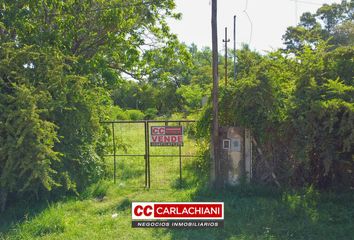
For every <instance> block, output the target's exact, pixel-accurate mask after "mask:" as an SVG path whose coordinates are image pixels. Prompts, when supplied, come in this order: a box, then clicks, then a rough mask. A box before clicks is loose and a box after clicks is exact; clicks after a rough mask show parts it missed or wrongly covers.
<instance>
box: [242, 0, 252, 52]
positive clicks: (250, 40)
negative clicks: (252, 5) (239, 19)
mask: <svg viewBox="0 0 354 240" xmlns="http://www.w3.org/2000/svg"><path fill="white" fill-rule="evenodd" d="M247 8H248V0H246V6H245V9H243V12H244V13H245V14H246V16H247V18H248V21H249V23H250V25H251V31H250V37H249V40H248V45H251V42H252V36H253V22H252V19H251V18H250V16H249V15H248V12H247Z"/></svg>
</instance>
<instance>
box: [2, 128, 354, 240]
mask: <svg viewBox="0 0 354 240" xmlns="http://www.w3.org/2000/svg"><path fill="white" fill-rule="evenodd" d="M124 128H125V129H121V130H120V131H121V132H119V130H118V129H117V131H116V135H117V139H120V142H122V143H124V144H126V148H127V151H126V152H127V153H130V154H135V153H137V154H140V153H141V152H143V151H144V149H143V148H144V145H142V144H141V143H140V141H139V139H140V137H141V136H140V135H139V134H143V133H140V127H139V126H135V125H134V126H132V125H126V126H125V127H124ZM134 128H136V129H134ZM129 131H132V132H135V134H129V135H127V134H128V132H129ZM186 141H187V144H186V147H185V148H184V149H183V151H184V153H193V152H194V151H195V146H194V143H193V140H191V139H188V140H187V139H186ZM153 151H155V152H156V153H167V152H169V153H170V151H177V149H176V148H174V149H168V148H155V149H153ZM159 151H160V152H159ZM151 161H154V162H152V164H155V165H152V184H151V189H150V190H145V189H144V188H143V186H144V167H143V166H144V165H143V164H144V159H143V158H139V157H136V158H126V159H124V158H119V159H118V170H119V172H118V179H117V183H116V184H114V183H113V181H112V179H111V178H110V179H107V180H102V181H101V182H99V183H97V184H94V185H92V186H91V187H90V188H88V189H87V190H86V192H85V193H84V194H82V195H81V196H80V197H68V198H65V199H62V200H60V201H56V202H50V203H25V202H24V203H19V204H17V205H15V206H12V207H11V208H10V209H8V210H7V211H6V212H5V213H4V214H2V215H0V239H1V240H2V239H6V240H7V239H131V240H133V239H134V240H135V239H229V240H236V239H280V240H282V239H333V240H334V239H354V194H353V192H347V193H319V192H317V191H315V190H313V189H311V188H308V189H304V190H297V191H286V190H279V189H272V188H265V187H260V186H247V185H246V186H238V187H235V188H229V189H225V190H223V191H220V192H218V193H215V192H212V191H210V190H208V189H207V188H205V186H203V184H201V183H200V181H198V179H196V178H195V176H196V175H197V172H196V171H198V169H196V168H194V167H193V166H194V165H193V161H195V159H188V160H184V162H183V174H184V177H185V182H186V183H188V184H185V185H184V187H183V188H180V187H179V186H178V185H177V184H175V183H176V182H177V181H178V179H179V169H178V164H179V160H178V158H161V159H160V158H156V159H151ZM107 164H108V166H109V167H110V169H112V159H111V158H108V159H107ZM155 175H158V176H159V177H155ZM153 176H154V177H153ZM134 201H223V202H225V226H224V228H221V229H198V230H196V229H194V230H192V229H191V230H188V229H184V230H181V229H133V228H131V202H134Z"/></svg>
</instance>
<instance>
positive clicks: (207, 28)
mask: <svg viewBox="0 0 354 240" xmlns="http://www.w3.org/2000/svg"><path fill="white" fill-rule="evenodd" d="M175 2H176V5H177V8H176V11H177V12H180V13H182V20H172V19H170V20H169V25H170V27H171V30H172V32H173V33H176V34H177V35H178V38H179V39H180V41H182V42H185V43H186V44H191V43H195V44H196V45H197V46H198V47H199V48H201V47H205V46H209V47H211V0H175ZM340 2H341V0H218V42H219V51H221V50H222V49H224V44H223V42H222V40H223V39H224V36H225V27H227V28H228V39H230V42H229V43H228V44H229V45H228V47H230V48H232V47H233V17H234V15H236V48H240V46H241V44H242V43H247V44H249V45H250V48H251V49H252V50H257V51H259V52H267V51H271V50H274V49H277V48H280V47H283V45H282V36H283V35H284V33H285V31H286V28H287V27H289V26H295V25H296V24H297V23H298V22H299V19H300V16H301V14H302V13H304V12H311V13H314V12H316V10H317V9H318V8H319V7H321V5H322V4H324V3H327V4H331V3H340Z"/></svg>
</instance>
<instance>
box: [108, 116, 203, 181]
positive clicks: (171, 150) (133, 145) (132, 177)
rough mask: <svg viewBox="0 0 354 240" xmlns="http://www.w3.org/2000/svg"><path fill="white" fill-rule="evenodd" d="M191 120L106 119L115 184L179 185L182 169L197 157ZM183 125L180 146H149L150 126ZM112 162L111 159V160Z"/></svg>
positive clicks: (181, 179)
mask: <svg viewBox="0 0 354 240" xmlns="http://www.w3.org/2000/svg"><path fill="white" fill-rule="evenodd" d="M194 122H195V121H194V120H167V121H166V120H138V121H126V120H117V121H105V122H102V123H103V124H108V125H109V126H110V128H111V138H112V139H111V144H112V145H111V147H110V148H109V149H110V150H109V151H110V152H111V153H110V154H105V156H106V157H108V158H111V160H113V179H114V183H117V182H119V184H120V185H123V186H124V185H129V187H130V186H135V187H145V188H150V187H151V186H154V188H164V187H169V186H173V185H174V186H182V184H183V180H184V176H183V170H184V169H186V168H187V166H188V164H189V163H191V161H190V160H192V159H193V158H196V157H198V155H197V151H196V149H197V148H196V145H195V144H196V143H195V138H194V136H193V130H192V124H193V123H194ZM157 126H169V127H173V126H178V127H182V128H183V146H150V144H151V139H150V134H151V127H157ZM110 162H111V161H110Z"/></svg>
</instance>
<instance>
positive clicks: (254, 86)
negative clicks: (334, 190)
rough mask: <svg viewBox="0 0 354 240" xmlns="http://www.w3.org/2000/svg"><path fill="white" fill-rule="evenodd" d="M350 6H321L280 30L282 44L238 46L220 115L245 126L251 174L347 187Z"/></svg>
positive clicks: (351, 141)
mask: <svg viewBox="0 0 354 240" xmlns="http://www.w3.org/2000/svg"><path fill="white" fill-rule="evenodd" d="M353 10H354V4H353V1H351V2H350V3H348V2H346V1H343V2H342V4H333V5H331V6H329V5H324V6H323V7H321V8H320V9H319V10H318V11H317V13H316V14H313V15H312V14H309V13H305V14H304V15H303V16H302V17H301V22H300V24H299V26H297V27H290V28H289V29H288V31H287V33H286V34H285V36H284V39H285V44H286V49H284V50H278V51H276V52H272V53H269V54H267V55H263V56H261V55H258V54H255V53H253V54H252V53H251V52H250V51H248V50H247V49H244V50H241V51H240V53H239V66H240V67H239V75H238V79H237V81H236V82H233V83H232V84H231V85H230V86H228V87H227V88H224V89H223V90H222V97H221V111H222V112H221V113H220V117H221V121H222V124H224V125H241V126H244V127H248V128H250V129H252V131H253V134H254V137H255V141H254V144H256V145H255V149H256V150H258V151H257V152H256V155H258V158H257V159H256V160H255V163H254V164H255V166H254V170H255V173H254V176H255V177H256V179H255V180H258V181H263V182H264V181H272V182H275V183H276V184H278V185H279V184H285V185H289V184H290V185H297V186H299V185H300V186H302V185H304V184H314V185H315V186H317V187H329V186H334V185H335V186H353V185H354V175H353V171H354V128H353V127H354V79H353V76H354V75H353V69H354V62H353V61H354V45H353V44H352V39H353V38H352V36H351V35H348V34H347V33H352V32H353V29H354V26H353ZM310 25H311V27H309V26H310ZM314 26H316V27H314ZM343 28H345V29H346V32H338V31H336V30H335V29H343ZM315 33H318V34H317V35H316V38H314V34H315ZM319 33H321V34H319ZM339 39H341V40H339ZM245 50H247V51H248V52H249V53H248V54H245ZM242 51H243V53H242ZM247 51H246V52H247ZM252 55H253V56H252ZM250 59H252V60H250ZM244 63H247V64H246V66H247V68H244V67H242V66H243V65H244Z"/></svg>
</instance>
